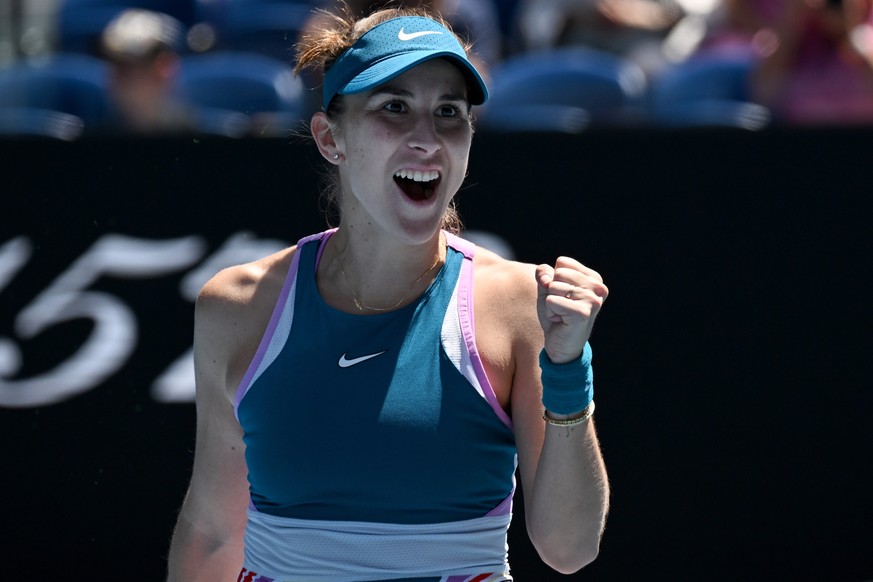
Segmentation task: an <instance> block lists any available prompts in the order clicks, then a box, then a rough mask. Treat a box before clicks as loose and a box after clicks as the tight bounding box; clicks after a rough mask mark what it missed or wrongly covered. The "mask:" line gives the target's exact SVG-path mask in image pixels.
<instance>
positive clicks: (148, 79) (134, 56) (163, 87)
mask: <svg viewBox="0 0 873 582" xmlns="http://www.w3.org/2000/svg"><path fill="white" fill-rule="evenodd" d="M183 41H184V31H183V27H182V24H181V23H180V22H179V21H177V20H176V19H175V18H173V17H171V16H168V15H166V14H163V13H160V12H152V11H148V10H141V9H128V10H125V11H124V12H122V13H121V14H119V15H118V16H117V17H116V18H114V19H113V20H112V21H111V22H110V23H109V24H108V25H107V26H106V28H105V29H104V31H103V34H102V37H101V48H102V54H103V56H104V58H105V59H106V60H107V62H108V63H109V65H110V72H109V99H110V102H111V104H112V107H113V112H112V114H111V116H110V119H109V120H108V123H107V124H106V126H105V127H103V128H101V129H102V130H105V131H107V132H112V133H133V134H141V135H162V134H167V133H187V132H191V131H193V123H192V121H191V112H190V111H189V110H188V109H187V108H186V107H185V106H184V105H183V104H182V103H180V102H179V101H178V100H177V99H175V98H174V96H173V86H174V83H175V81H176V78H177V76H178V74H179V70H180V58H179V52H178V51H179V47H180V45H181V43H182V42H183Z"/></svg>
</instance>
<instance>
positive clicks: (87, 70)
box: [0, 54, 109, 127]
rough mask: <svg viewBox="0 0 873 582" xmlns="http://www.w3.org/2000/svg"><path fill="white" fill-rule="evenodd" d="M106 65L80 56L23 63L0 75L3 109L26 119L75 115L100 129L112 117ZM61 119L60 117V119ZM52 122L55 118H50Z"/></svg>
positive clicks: (97, 60) (0, 98) (0, 107)
mask: <svg viewBox="0 0 873 582" xmlns="http://www.w3.org/2000/svg"><path fill="white" fill-rule="evenodd" d="M106 78H107V71H106V65H105V63H103V62H102V61H100V60H99V59H96V58H93V57H88V56H85V55H78V54H58V55H55V56H53V57H51V58H50V59H47V60H44V61H43V60H40V61H23V62H19V63H17V64H15V65H13V66H12V67H10V68H8V69H4V70H2V71H0V109H2V110H6V111H7V115H8V114H9V113H8V112H9V110H12V109H17V110H20V111H22V112H23V113H22V114H23V115H25V117H26V116H27V112H28V111H29V112H31V113H30V116H31V118H32V119H33V120H34V121H36V120H38V118H39V116H38V115H37V114H36V113H34V111H35V110H42V111H43V112H58V113H62V114H67V115H73V116H75V117H77V118H79V119H81V120H82V123H84V124H85V126H86V127H87V126H89V125H98V124H100V123H101V122H102V121H103V120H105V119H106V116H107V115H108V113H109V101H108V98H107V93H106ZM56 117H57V116H56ZM48 118H51V115H48Z"/></svg>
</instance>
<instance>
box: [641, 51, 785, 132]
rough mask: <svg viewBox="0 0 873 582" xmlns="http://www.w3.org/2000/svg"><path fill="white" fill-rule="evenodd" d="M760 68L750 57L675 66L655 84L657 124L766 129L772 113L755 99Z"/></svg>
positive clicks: (652, 103) (696, 60) (652, 110)
mask: <svg viewBox="0 0 873 582" xmlns="http://www.w3.org/2000/svg"><path fill="white" fill-rule="evenodd" d="M755 64H756V61H755V60H754V59H752V58H749V57H726V56H699V57H693V58H691V59H689V60H688V61H684V62H682V63H679V64H676V65H674V66H672V67H671V68H669V69H667V70H666V71H664V72H662V73H661V74H660V76H659V77H658V78H657V79H656V80H655V81H654V82H653V83H652V87H651V95H650V113H651V115H650V118H651V120H652V122H653V123H654V124H655V125H661V126H667V127H682V126H686V127H734V128H739V129H762V128H764V127H766V126H767V125H768V124H769V123H770V117H771V116H770V111H769V109H767V108H766V107H764V106H763V105H760V104H758V103H754V102H753V101H752V100H751V97H750V94H749V76H750V75H751V73H752V71H753V69H754V67H755Z"/></svg>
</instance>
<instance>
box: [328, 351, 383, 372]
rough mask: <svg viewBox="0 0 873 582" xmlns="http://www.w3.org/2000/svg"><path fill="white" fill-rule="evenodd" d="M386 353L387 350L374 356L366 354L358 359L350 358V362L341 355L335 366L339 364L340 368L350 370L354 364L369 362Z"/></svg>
mask: <svg viewBox="0 0 873 582" xmlns="http://www.w3.org/2000/svg"><path fill="white" fill-rule="evenodd" d="M387 351H388V350H382V351H381V352H378V353H375V354H368V355H366V356H361V357H359V358H352V359H351V360H349V359H347V358H346V355H345V354H343V355H342V356H340V359H339V362H337V364H339V367H340V368H350V367H351V366H354V365H355V364H360V363H361V362H366V361H367V360H369V359H371V358H375V357H376V356H381V355H382V354H384V353H385V352H387Z"/></svg>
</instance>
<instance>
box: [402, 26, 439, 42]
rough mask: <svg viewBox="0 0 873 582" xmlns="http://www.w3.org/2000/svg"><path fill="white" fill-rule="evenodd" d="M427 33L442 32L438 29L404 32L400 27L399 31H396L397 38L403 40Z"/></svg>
mask: <svg viewBox="0 0 873 582" xmlns="http://www.w3.org/2000/svg"><path fill="white" fill-rule="evenodd" d="M428 34H442V32H440V31H438V30H422V31H421V32H404V31H403V29H402V28H401V29H400V32H398V33H397V38H399V39H400V40H403V41H407V40H412V39H413V38H418V37H419V36H426V35H428Z"/></svg>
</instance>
